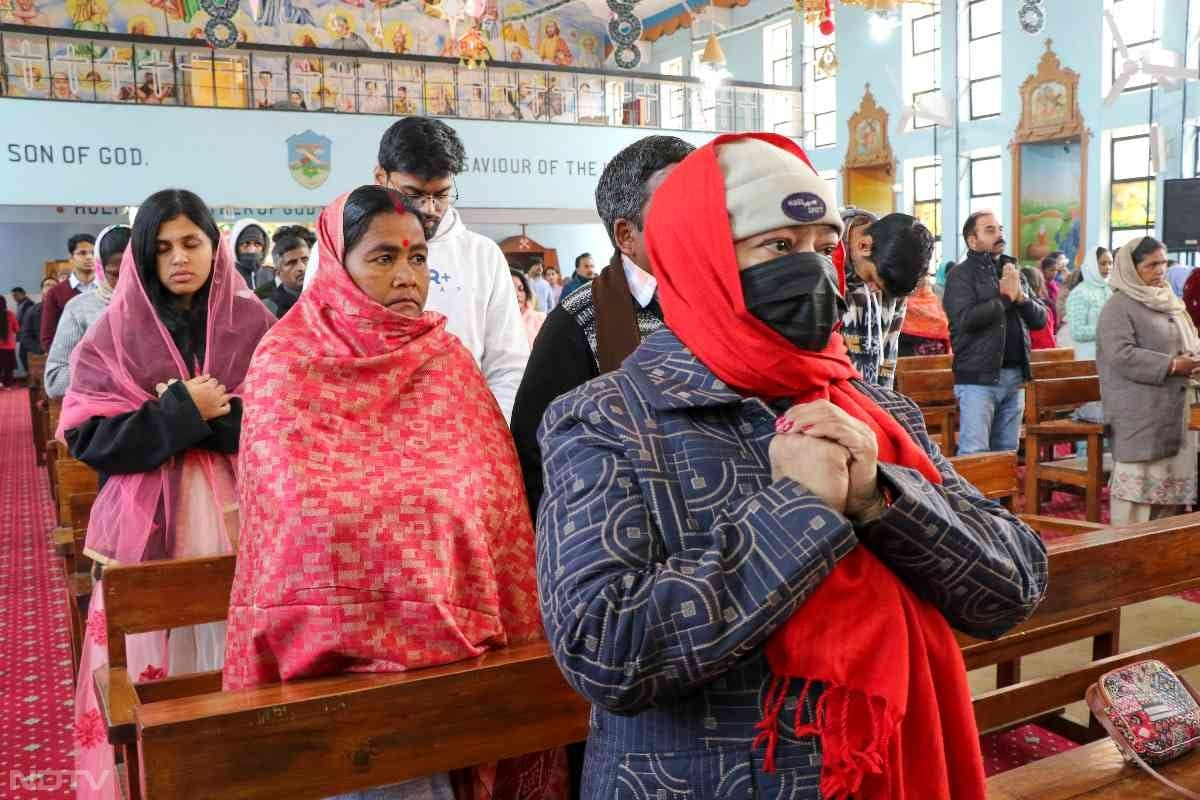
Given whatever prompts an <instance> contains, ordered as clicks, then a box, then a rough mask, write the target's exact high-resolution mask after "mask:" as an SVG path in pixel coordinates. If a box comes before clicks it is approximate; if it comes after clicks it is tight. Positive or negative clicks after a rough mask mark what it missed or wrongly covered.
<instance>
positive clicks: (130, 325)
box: [57, 243, 274, 563]
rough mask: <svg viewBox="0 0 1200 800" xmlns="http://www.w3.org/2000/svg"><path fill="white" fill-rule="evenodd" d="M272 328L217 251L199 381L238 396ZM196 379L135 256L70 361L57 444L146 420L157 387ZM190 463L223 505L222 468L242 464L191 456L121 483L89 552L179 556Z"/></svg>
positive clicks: (128, 558)
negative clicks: (96, 420)
mask: <svg viewBox="0 0 1200 800" xmlns="http://www.w3.org/2000/svg"><path fill="white" fill-rule="evenodd" d="M273 322H274V318H273V317H272V315H271V313H270V312H269V311H268V310H267V309H266V307H265V306H264V305H263V304H262V302H261V301H259V300H258V298H257V297H255V296H254V293H253V292H251V291H250V290H249V289H248V288H246V286H245V283H244V282H243V281H242V280H241V279H240V278H239V276H238V275H237V273H236V272H235V271H234V269H233V261H232V259H231V257H230V255H229V248H227V247H225V246H224V243H218V246H217V247H216V248H215V249H214V259H213V268H212V276H211V279H210V283H209V293H208V322H207V329H206V335H207V345H206V351H205V357H204V364H203V367H202V369H201V370H200V372H202V373H206V374H209V375H212V376H213V377H215V378H217V379H218V380H219V381H221V383H223V384H224V385H225V386H226V387H228V389H229V392H230V394H232V395H238V394H239V393H240V391H241V386H242V381H243V380H244V378H245V376H246V369H247V368H248V367H249V365H250V357H251V355H253V353H254V348H255V346H256V345H257V344H258V342H259V340H260V339H261V338H262V337H263V335H264V334H266V332H267V330H268V329H269V328H270V327H271V325H272V323H273ZM192 375H193V373H192V371H191V370H190V369H189V368H188V365H185V364H184V363H183V358H182V356H181V355H180V353H179V350H178V348H176V346H175V343H174V342H173V341H172V340H171V335H170V334H169V333H168V332H167V329H166V327H165V326H164V325H163V323H162V321H161V320H160V319H159V317H158V313H157V312H156V311H155V309H154V306H153V304H152V303H151V302H150V297H149V295H148V294H147V293H146V287H145V286H143V284H142V276H141V273H140V271H139V270H138V267H137V264H136V263H134V259H133V251H132V248H127V249H126V250H125V256H124V260H123V261H122V263H121V277H120V278H119V279H118V281H117V287H116V289H115V290H114V291H113V298H112V301H111V302H110V303H109V306H108V309H107V310H106V311H105V313H104V314H103V315H102V316H101V317H100V319H99V320H97V321H96V323H95V324H94V325H92V327H91V328H89V329H88V332H87V333H86V334H85V335H84V337H83V341H81V342H80V343H79V346H78V347H76V348H75V350H74V352H72V354H71V387H70V389H69V390H68V391H67V396H66V398H65V399H64V400H63V408H62V416H61V419H60V422H59V429H58V434H57V435H58V438H59V439H64V434H65V432H66V431H69V430H71V429H73V428H77V427H79V426H80V425H82V424H83V423H84V422H86V421H87V420H89V419H91V418H92V417H111V416H115V415H117V414H124V413H127V412H133V411H137V410H138V409H139V408H141V407H142V406H143V405H144V404H145V403H146V402H147V401H149V400H156V399H157V398H158V392H157V391H156V390H155V387H156V386H157V385H158V384H159V383H165V382H166V381H168V380H170V379H171V378H176V379H178V380H187V379H189V378H191V377H192ZM186 459H196V460H197V461H198V466H200V467H201V468H202V471H203V473H204V475H205V476H206V477H207V478H208V482H209V484H210V486H211V488H212V490H213V496H214V497H219V496H220V494H219V487H218V485H217V478H216V472H217V470H216V469H215V466H216V465H215V461H216V460H217V459H224V460H225V461H227V462H228V465H229V469H230V470H231V471H232V470H233V468H234V462H233V459H231V458H229V457H227V456H224V455H221V454H219V453H213V452H209V451H206V450H199V449H194V450H189V451H187V452H186V453H185V454H184V455H183V456H182V457H176V458H172V459H170V460H169V461H167V463H165V464H163V465H162V466H161V467H160V468H159V469H156V470H153V471H150V472H142V473H136V474H130V475H113V476H111V477H110V478H109V479H108V481H107V482H106V483H105V485H104V489H103V490H102V491H101V492H100V495H99V496H98V497H97V498H96V503H95V505H94V506H93V508H92V516H91V522H90V524H89V525H88V533H87V543H86V547H85V553H87V555H88V556H90V557H92V558H95V559H97V560H99V561H101V562H105V563H107V562H112V561H115V562H118V563H136V562H138V561H142V560H144V559H146V558H147V557H156V558H169V557H170V556H171V554H172V553H173V550H174V541H173V537H174V529H175V515H176V511H177V509H178V506H179V501H180V497H179V493H180V491H181V489H180V483H181V480H180V479H181V476H182V473H183V465H184V461H185V460H186ZM234 474H236V473H234ZM218 516H221V515H220V514H218ZM228 533H229V532H227V531H226V532H225V534H226V535H227V536H228ZM230 538H231V540H232V537H230Z"/></svg>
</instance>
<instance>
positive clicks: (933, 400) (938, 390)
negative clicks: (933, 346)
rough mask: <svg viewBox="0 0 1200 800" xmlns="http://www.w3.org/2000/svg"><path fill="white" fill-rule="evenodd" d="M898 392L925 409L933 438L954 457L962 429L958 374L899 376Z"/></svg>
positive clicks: (932, 372) (942, 371)
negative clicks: (959, 415)
mask: <svg viewBox="0 0 1200 800" xmlns="http://www.w3.org/2000/svg"><path fill="white" fill-rule="evenodd" d="M912 357H913V358H940V356H912ZM896 391H898V392H899V393H900V394H902V395H905V396H907V397H908V398H909V399H910V400H912V401H913V402H914V403H916V404H917V405H918V406H920V407H921V414H922V416H924V418H925V427H926V429H927V430H928V431H929V436H930V438H931V439H933V441H934V442H935V443H936V444H937V445H938V446H939V447H940V448H941V449H942V452H944V453H946V454H948V455H953V454H954V451H955V448H956V446H957V441H956V432H957V430H958V400H957V398H956V397H955V396H954V373H953V372H951V371H950V370H948V369H940V370H925V371H921V372H905V373H902V374H897V375H896Z"/></svg>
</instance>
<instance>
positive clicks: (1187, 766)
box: [974, 514, 1200, 800]
mask: <svg viewBox="0 0 1200 800" xmlns="http://www.w3.org/2000/svg"><path fill="white" fill-rule="evenodd" d="M1197 558H1200V514H1188V515H1184V516H1178V517H1172V518H1170V519H1164V520H1158V521H1155V522H1150V523H1146V524H1144V525H1135V526H1128V527H1124V528H1117V529H1108V530H1103V531H1097V532H1094V533H1090V534H1084V535H1082V536H1080V537H1077V538H1075V539H1073V540H1070V541H1069V542H1059V543H1055V544H1053V545H1051V546H1050V583H1049V590H1048V591H1047V594H1046V598H1045V600H1044V601H1043V603H1042V605H1041V607H1040V608H1039V609H1038V611H1037V613H1036V614H1035V615H1034V616H1033V617H1032V618H1031V619H1030V620H1029V621H1028V622H1027V623H1025V625H1023V626H1021V628H1019V629H1018V631H1020V630H1023V629H1026V628H1028V627H1029V626H1033V627H1041V628H1045V627H1046V626H1048V625H1054V624H1057V623H1058V622H1061V621H1063V620H1064V619H1070V618H1073V617H1078V616H1079V615H1081V614H1092V613H1097V612H1100V611H1104V610H1118V609H1120V608H1121V607H1122V606H1125V605H1129V604H1132V603H1138V602H1142V601H1144V600H1149V599H1152V598H1155V597H1162V596H1166V595H1171V594H1175V593H1177V592H1179V591H1182V590H1185V589H1190V588H1195V587H1197V586H1200V567H1197V566H1196V564H1197V563H1200V562H1197V560H1196V559H1197ZM1150 658H1156V659H1158V660H1160V661H1163V662H1164V663H1166V664H1167V666H1169V667H1171V668H1172V669H1174V670H1181V669H1186V668H1187V667H1192V666H1196V665H1197V664H1200V633H1195V634H1190V635H1187V636H1183V637H1179V638H1176V639H1173V640H1171V641H1167V642H1162V643H1159V644H1155V645H1151V646H1149V647H1144V648H1141V649H1139V650H1134V651H1131V652H1127V653H1120V654H1118V655H1114V656H1111V657H1109V658H1104V659H1100V660H1096V661H1093V662H1092V663H1090V664H1087V665H1084V666H1082V667H1078V668H1075V669H1072V670H1068V671H1066V672H1063V673H1061V674H1059V675H1056V676H1052V677H1047V678H1040V679H1036V680H1029V681H1025V682H1023V683H1020V684H1017V685H1015V686H1009V687H1004V688H1001V689H997V690H995V691H992V692H985V693H984V694H982V695H979V696H977V697H976V698H975V700H974V707H975V719H976V723H977V724H978V726H979V729H980V731H988V730H995V729H998V728H1005V727H1009V726H1012V725H1014V724H1017V723H1020V722H1022V721H1024V720H1028V719H1032V718H1036V717H1038V716H1039V715H1040V714H1042V713H1045V712H1046V711H1047V710H1050V709H1054V708H1058V707H1061V706H1064V705H1067V704H1070V703H1073V702H1077V701H1079V700H1082V699H1083V696H1084V692H1085V691H1086V690H1087V687H1088V686H1089V685H1091V684H1092V683H1094V682H1095V681H1096V679H1097V678H1099V676H1100V675H1102V674H1103V673H1105V672H1107V671H1109V670H1111V669H1116V668H1118V667H1121V666H1124V665H1126V664H1131V663H1134V662H1136V661H1142V660H1145V659H1150ZM1163 772H1164V773H1165V774H1166V775H1168V776H1170V777H1173V778H1174V779H1175V780H1179V781H1180V782H1181V783H1183V784H1184V785H1189V786H1192V787H1196V786H1200V783H1198V781H1200V756H1195V755H1192V756H1185V757H1184V758H1182V759H1180V760H1179V761H1177V762H1175V763H1174V764H1171V765H1168V766H1167V767H1166V768H1165V769H1164V770H1163ZM1172 796H1173V795H1171V794H1169V793H1166V792H1164V791H1163V790H1162V787H1161V785H1160V784H1158V783H1157V782H1155V781H1154V780H1153V779H1151V778H1149V777H1148V776H1146V775H1145V774H1144V773H1142V772H1141V770H1139V769H1138V768H1137V767H1135V766H1131V765H1128V764H1125V763H1123V761H1122V760H1121V759H1120V757H1119V756H1118V755H1117V753H1116V749H1115V746H1114V745H1113V744H1112V742H1111V740H1108V739H1102V740H1100V741H1097V742H1095V743H1093V744H1089V745H1087V746H1085V747H1083V748H1080V749H1078V750H1071V751H1068V752H1065V753H1061V754H1059V755H1055V756H1051V757H1049V758H1046V759H1043V760H1041V761H1038V762H1036V763H1034V764H1029V765H1026V766H1024V767H1021V768H1019V769H1016V770H1012V771H1010V772H1005V773H1001V774H999V775H996V776H993V777H992V778H991V779H989V781H988V797H989V798H994V799H995V800H1034V798H1036V799H1037V800H1049V799H1051V798H1053V800H1067V799H1068V798H1080V799H1082V798H1085V797H1086V798H1088V799H1089V800H1104V799H1106V798H1107V799H1109V800H1126V799H1127V798H1145V800H1150V798H1168V797H1172Z"/></svg>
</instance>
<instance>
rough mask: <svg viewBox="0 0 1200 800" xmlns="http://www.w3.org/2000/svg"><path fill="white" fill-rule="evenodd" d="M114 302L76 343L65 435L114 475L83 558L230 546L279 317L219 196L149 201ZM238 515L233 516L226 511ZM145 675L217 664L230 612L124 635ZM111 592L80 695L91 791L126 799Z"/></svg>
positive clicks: (99, 605) (138, 674) (76, 452)
mask: <svg viewBox="0 0 1200 800" xmlns="http://www.w3.org/2000/svg"><path fill="white" fill-rule="evenodd" d="M121 272H122V273H125V277H123V278H122V279H121V280H120V282H119V283H118V285H117V289H116V291H115V292H114V294H113V298H112V300H111V301H110V303H109V306H108V310H107V311H106V312H105V313H104V314H103V315H101V317H100V318H99V319H98V320H97V321H96V322H95V323H93V324H92V326H91V327H90V328H89V329H88V331H87V333H86V334H85V335H84V337H83V340H82V341H81V342H80V343H79V345H78V347H76V348H75V350H74V352H73V353H72V354H71V359H70V374H71V385H70V388H69V389H68V390H67V395H66V398H65V399H64V401H63V409H62V418H61V422H60V428H59V437H60V438H63V439H65V441H66V442H67V445H68V447H69V448H70V451H71V455H72V456H74V457H75V458H77V459H79V460H80V461H83V462H84V463H86V464H88V465H89V466H91V467H92V468H93V469H95V470H97V471H98V472H100V473H102V474H103V475H105V476H106V481H105V483H104V487H103V488H102V489H101V490H100V493H99V495H98V496H97V497H96V502H95V505H94V506H93V507H92V513H91V518H90V521H89V524H88V531H87V541H86V545H85V549H84V553H85V555H87V556H88V557H90V558H92V559H94V560H95V561H97V562H98V563H99V564H101V565H104V566H105V567H107V566H108V565H111V564H132V563H138V562H141V561H152V560H160V559H172V558H191V557H198V556H212V555H218V554H221V553H229V552H232V550H233V547H234V546H235V543H236V536H237V531H235V530H229V529H227V527H226V519H227V514H228V513H229V512H230V511H231V510H233V509H236V504H237V493H236V480H237V478H236V475H237V474H236V472H235V470H234V461H233V456H234V454H235V453H236V452H237V449H238V436H239V433H240V429H241V417H242V413H241V412H242V406H241V401H240V400H239V399H238V396H239V395H240V393H241V385H242V380H243V378H244V377H245V375H246V368H247V367H248V366H249V364H250V356H251V355H252V354H253V353H254V348H255V346H256V345H257V344H258V342H259V340H260V339H261V338H262V337H263V334H265V333H266V332H267V330H268V328H270V326H271V323H272V322H273V320H272V318H271V315H270V313H269V312H268V311H267V310H266V308H264V307H263V305H262V303H260V302H259V301H258V299H257V298H255V297H254V295H253V294H252V293H251V292H250V290H249V289H247V288H246V284H245V282H244V281H242V279H241V278H239V277H238V275H237V273H236V272H235V271H234V265H233V257H232V255H231V252H230V250H229V248H228V247H226V246H223V243H222V241H221V237H220V233H219V232H218V230H217V226H216V223H215V222H214V221H213V218H212V216H211V215H210V214H209V211H208V206H207V205H205V203H204V201H203V200H201V199H200V198H199V197H197V196H196V195H194V194H192V193H191V192H188V191H183V190H177V189H169V190H165V191H162V192H158V193H156V194H153V195H151V196H150V197H149V198H147V199H146V201H145V202H144V203H142V204H141V206H140V208H139V209H138V214H137V218H136V219H135V220H134V223H133V233H132V238H131V240H130V246H129V249H128V250H126V251H125V255H124V260H123V262H122V265H121ZM228 518H231V517H228ZM126 647H127V654H128V665H129V673H130V675H132V676H134V679H135V680H143V681H145V680H153V679H156V678H162V677H166V676H168V675H173V674H182V673H190V672H198V671H202V670H211V669H218V668H220V666H221V663H222V660H223V658H224V649H225V630H224V624H223V623H214V624H211V625H201V626H195V627H191V628H180V629H175V630H172V631H170V632H169V633H168V632H165V631H160V632H155V633H146V634H137V635H134V636H129V637H127V638H126ZM107 658H108V650H107V642H106V634H105V618H104V591H103V588H102V586H100V585H97V586H96V587H95V589H94V590H93V592H92V600H91V607H90V609H89V615H88V624H87V633H86V636H85V639H84V648H83V654H82V657H81V663H80V667H79V685H78V686H77V688H76V694H75V744H76V768H77V769H79V770H83V771H85V772H87V773H88V774H89V775H88V779H84V778H82V777H81V778H80V780H79V781H78V787H79V788H78V794H79V796H80V797H105V798H113V797H115V796H116V786H115V781H114V780H113V777H114V775H115V774H116V773H115V770H114V766H113V751H112V747H111V746H110V745H109V744H108V742H107V740H106V735H105V727H104V721H103V719H102V718H101V716H100V712H99V709H98V707H97V703H96V695H95V691H94V689H93V686H92V680H91V676H92V674H93V672H94V671H95V670H96V669H97V668H98V667H100V666H103V665H104V664H105V663H106V662H107Z"/></svg>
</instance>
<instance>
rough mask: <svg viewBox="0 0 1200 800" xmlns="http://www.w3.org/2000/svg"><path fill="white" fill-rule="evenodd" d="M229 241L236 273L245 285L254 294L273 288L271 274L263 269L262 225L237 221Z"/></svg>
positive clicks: (264, 254) (264, 247) (245, 220)
mask: <svg viewBox="0 0 1200 800" xmlns="http://www.w3.org/2000/svg"><path fill="white" fill-rule="evenodd" d="M229 241H230V242H232V243H233V255H234V259H235V260H236V262H237V263H236V266H237V272H238V274H239V275H241V276H242V280H244V281H246V285H247V286H249V287H250V288H251V289H252V290H253V291H254V292H255V293H257V292H258V290H259V289H261V288H263V287H267V286H273V285H274V283H273V280H272V278H273V273H272V272H271V270H269V269H266V268H265V267H263V264H264V263H265V262H266V256H267V229H266V228H264V227H263V226H262V223H260V222H258V220H253V219H241V220H238V221H237V223H236V224H235V225H234V226H233V231H232V232H231V233H230V235H229ZM260 296H261V295H260Z"/></svg>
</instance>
